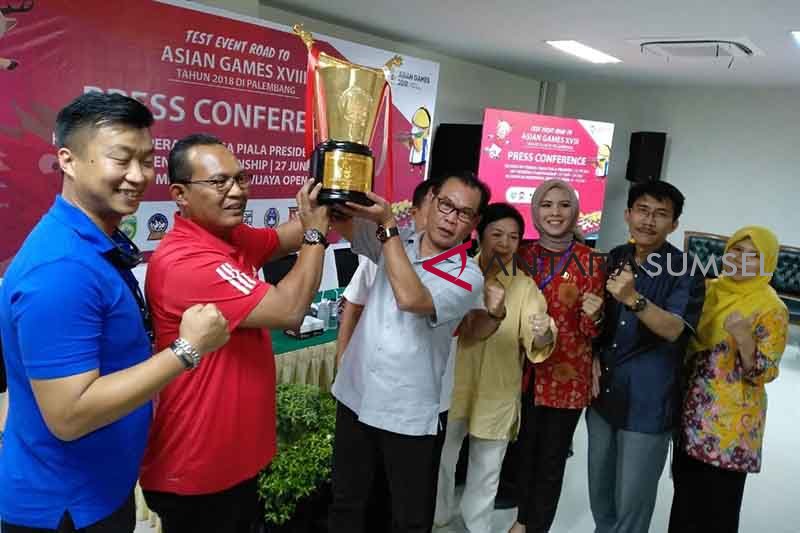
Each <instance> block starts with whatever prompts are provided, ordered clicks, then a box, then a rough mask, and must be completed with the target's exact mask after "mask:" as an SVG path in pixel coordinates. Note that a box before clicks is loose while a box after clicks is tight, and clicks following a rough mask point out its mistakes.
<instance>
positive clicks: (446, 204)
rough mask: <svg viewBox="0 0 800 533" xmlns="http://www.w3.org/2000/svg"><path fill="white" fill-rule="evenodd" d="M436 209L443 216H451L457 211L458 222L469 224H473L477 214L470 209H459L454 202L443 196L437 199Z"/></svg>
mask: <svg viewBox="0 0 800 533" xmlns="http://www.w3.org/2000/svg"><path fill="white" fill-rule="evenodd" d="M436 209H437V210H438V211H439V212H440V213H441V214H443V215H449V214H450V213H452V212H453V211H455V212H456V216H457V217H458V220H460V221H461V222H464V223H467V224H468V223H470V222H472V221H473V220H474V219H475V215H476V214H477V213H475V211H473V210H472V209H470V208H468V207H467V208H461V209H459V208H458V207H456V205H455V204H454V203H453V202H451V201H450V200H448V199H447V198H442V197H441V196H437V197H436Z"/></svg>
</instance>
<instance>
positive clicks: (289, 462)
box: [258, 384, 336, 533]
mask: <svg viewBox="0 0 800 533" xmlns="http://www.w3.org/2000/svg"><path fill="white" fill-rule="evenodd" d="M277 417H278V453H277V454H276V455H275V458H274V459H273V460H272V463H270V465H269V466H268V467H267V468H265V469H264V471H263V472H261V474H260V475H259V478H258V491H259V495H260V497H261V500H262V502H263V504H264V522H265V526H266V530H267V532H268V533H310V532H312V531H317V530H318V529H319V528H317V525H316V524H317V523H321V524H324V523H325V518H326V514H327V504H328V501H329V498H330V496H329V493H330V481H331V465H332V460H333V434H334V430H335V426H336V401H335V400H334V399H333V396H331V395H330V393H327V392H324V391H321V390H320V389H319V388H317V387H314V386H312V385H298V384H283V385H279V386H278V397H277ZM315 528H317V529H315Z"/></svg>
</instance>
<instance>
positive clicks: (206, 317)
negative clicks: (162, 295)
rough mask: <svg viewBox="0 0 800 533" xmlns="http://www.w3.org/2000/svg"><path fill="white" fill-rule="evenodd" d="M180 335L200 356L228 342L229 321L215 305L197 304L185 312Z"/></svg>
mask: <svg viewBox="0 0 800 533" xmlns="http://www.w3.org/2000/svg"><path fill="white" fill-rule="evenodd" d="M179 335H180V336H181V337H183V338H184V339H186V340H187V341H188V342H189V344H191V345H192V347H194V349H195V350H197V351H198V352H199V353H200V355H204V354H206V353H208V352H213V351H214V350H216V349H218V348H220V347H221V346H222V345H223V344H225V343H226V342H228V339H229V338H230V332H228V321H227V320H225V317H224V316H222V313H220V312H219V309H217V306H216V305H214V304H197V305H193V306H191V307H190V308H189V309H187V310H186V311H184V312H183V317H182V318H181V325H180V329H179Z"/></svg>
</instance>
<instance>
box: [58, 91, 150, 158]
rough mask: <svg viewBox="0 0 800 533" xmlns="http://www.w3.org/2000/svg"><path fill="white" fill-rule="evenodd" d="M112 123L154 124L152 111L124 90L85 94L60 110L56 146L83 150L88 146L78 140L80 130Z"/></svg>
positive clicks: (143, 126)
mask: <svg viewBox="0 0 800 533" xmlns="http://www.w3.org/2000/svg"><path fill="white" fill-rule="evenodd" d="M112 125H122V126H128V127H130V128H135V129H147V128H149V127H150V126H152V125H153V113H151V112H150V110H149V109H147V106H145V105H144V104H142V103H141V102H139V101H138V100H134V99H133V98H129V97H127V96H123V95H121V94H105V93H99V92H96V91H92V92H88V93H85V94H82V95H80V96H79V97H77V98H75V99H74V100H73V101H72V102H70V103H69V104H67V106H66V107H64V108H63V109H61V111H59V112H58V116H57V117H56V128H55V132H54V133H55V142H56V146H57V147H58V148H69V149H70V150H77V151H81V150H83V149H84V148H85V146H83V145H77V144H76V142H77V141H76V139H78V137H79V136H78V135H77V134H78V133H80V132H81V131H86V130H97V129H99V128H101V127H103V126H112Z"/></svg>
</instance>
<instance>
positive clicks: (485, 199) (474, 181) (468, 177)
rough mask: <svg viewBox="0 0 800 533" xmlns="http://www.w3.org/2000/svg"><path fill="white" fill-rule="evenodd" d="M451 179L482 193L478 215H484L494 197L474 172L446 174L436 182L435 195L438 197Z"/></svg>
mask: <svg viewBox="0 0 800 533" xmlns="http://www.w3.org/2000/svg"><path fill="white" fill-rule="evenodd" d="M451 179H453V180H458V181H460V182H461V183H463V184H464V185H466V186H467V187H469V188H470V189H477V190H479V191H480V193H481V202H480V204H479V205H478V214H479V215H483V212H484V211H485V210H486V206H487V205H489V199H490V198H491V196H492V192H491V191H490V190H489V186H488V185H486V184H485V183H484V182H482V181H481V180H480V179H479V178H478V176H476V175H475V173H474V172H471V171H468V170H466V171H463V172H453V173H450V174H445V175H444V176H443V177H441V178H439V179H437V180H436V184H435V185H434V186H433V195H434V196H436V195H437V194H439V191H441V190H442V187H443V186H444V184H445V183H447V182H448V181H449V180H451Z"/></svg>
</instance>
